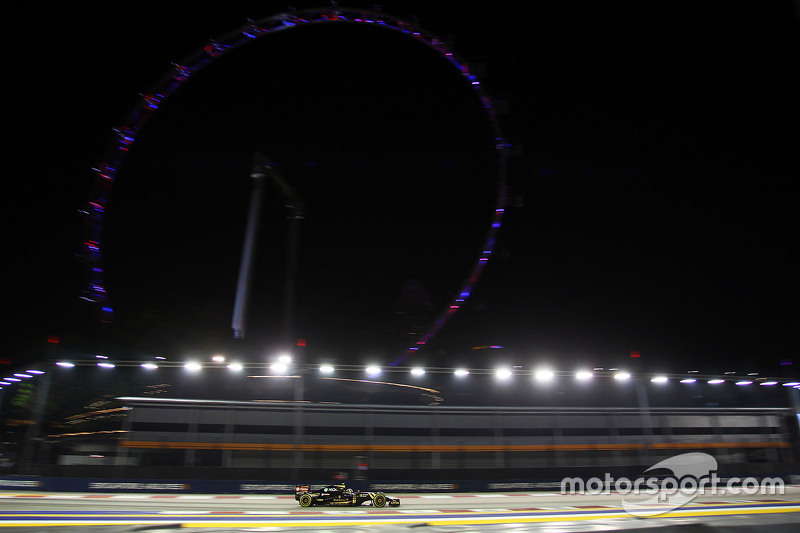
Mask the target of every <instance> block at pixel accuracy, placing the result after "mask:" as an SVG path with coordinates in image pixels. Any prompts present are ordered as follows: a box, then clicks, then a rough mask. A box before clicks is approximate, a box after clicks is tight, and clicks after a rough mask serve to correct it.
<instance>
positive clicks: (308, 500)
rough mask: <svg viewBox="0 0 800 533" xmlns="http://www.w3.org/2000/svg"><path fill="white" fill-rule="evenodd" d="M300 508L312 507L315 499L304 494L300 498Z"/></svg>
mask: <svg viewBox="0 0 800 533" xmlns="http://www.w3.org/2000/svg"><path fill="white" fill-rule="evenodd" d="M299 502H300V507H311V506H312V505H313V504H314V498H312V497H311V495H310V494H303V495H302V496H300V500H299Z"/></svg>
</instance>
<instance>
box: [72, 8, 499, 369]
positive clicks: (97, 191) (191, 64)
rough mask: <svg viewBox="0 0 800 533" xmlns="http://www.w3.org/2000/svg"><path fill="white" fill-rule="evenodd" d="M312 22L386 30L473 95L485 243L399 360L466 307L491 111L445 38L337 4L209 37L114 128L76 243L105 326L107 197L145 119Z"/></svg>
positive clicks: (489, 246) (490, 243)
mask: <svg viewBox="0 0 800 533" xmlns="http://www.w3.org/2000/svg"><path fill="white" fill-rule="evenodd" d="M317 25H328V26H330V25H361V26H369V27H373V28H378V29H380V30H381V31H385V32H393V33H395V34H398V35H400V36H401V37H403V38H405V39H411V40H413V41H415V42H418V43H421V44H423V45H424V46H426V47H427V48H429V49H430V50H432V51H434V52H435V53H436V54H438V55H439V56H441V57H442V58H443V59H444V60H445V62H446V64H449V65H450V67H452V68H453V69H455V71H456V72H457V73H458V74H459V75H460V77H461V79H462V80H463V83H464V84H466V85H467V86H468V87H469V88H470V89H471V90H472V91H473V92H474V95H475V97H476V98H477V100H478V102H479V104H480V106H481V107H482V109H483V112H484V115H485V117H486V120H487V121H488V123H489V126H490V130H491V139H487V142H490V143H491V144H492V151H493V152H492V153H493V158H494V160H493V164H492V172H493V173H494V177H493V178H494V180H495V181H496V188H495V201H494V205H493V210H492V212H491V213H489V215H490V216H489V220H490V222H489V225H488V227H487V228H485V232H484V235H485V237H484V240H483V242H482V245H481V246H480V248H479V249H478V253H477V256H476V257H474V260H473V263H472V265H470V267H469V270H468V275H467V276H466V278H465V279H464V280H463V281H462V283H461V284H460V287H459V289H458V290H457V291H456V292H455V293H454V294H452V296H451V297H450V298H449V301H448V302H447V303H446V305H445V306H444V309H441V310H440V311H439V312H438V314H436V315H435V316H434V318H433V319H432V320H431V323H430V324H428V325H427V327H426V329H424V330H423V331H422V332H421V334H419V335H418V336H417V337H416V338H415V340H414V342H413V344H412V345H411V346H408V347H407V349H406V351H405V355H403V356H402V357H401V358H400V359H398V360H397V361H396V362H395V364H397V363H399V362H400V361H402V360H403V359H404V358H405V357H407V356H409V355H412V354H414V353H415V352H417V351H419V350H421V349H423V348H424V347H425V346H426V345H427V344H428V343H429V342H430V341H431V340H432V339H433V338H434V337H435V336H436V335H437V333H438V332H439V331H440V330H441V329H442V328H443V327H444V325H445V324H446V323H447V322H448V321H449V319H450V318H451V317H452V316H453V315H454V314H456V313H457V312H458V310H459V309H461V307H462V306H464V305H465V303H466V301H467V300H468V299H469V297H470V295H471V294H472V291H473V288H474V286H475V284H476V283H477V282H478V280H479V278H480V277H481V274H482V273H483V271H484V269H485V267H486V265H487V263H488V262H489V260H490V258H491V256H492V254H493V252H494V251H495V243H496V239H497V235H498V232H499V230H500V227H501V222H502V219H503V215H504V211H505V208H506V204H507V165H508V158H509V154H510V144H509V143H508V142H507V141H506V139H505V138H504V137H503V134H502V131H501V127H500V123H499V118H498V116H497V112H496V106H495V105H494V103H493V101H492V99H491V98H490V97H489V95H488V94H487V92H486V91H485V90H484V87H483V86H482V84H481V81H480V80H479V79H478V77H477V76H476V75H475V74H474V70H473V69H472V68H471V67H470V66H469V65H468V64H467V63H466V62H465V61H464V60H463V59H461V58H460V57H459V56H458V55H457V54H456V53H455V52H454V51H453V50H451V49H450V48H449V47H448V46H447V45H445V43H444V41H443V40H441V39H439V38H437V37H435V36H433V35H432V34H430V33H428V32H426V31H424V30H422V29H420V28H418V27H417V26H416V25H415V24H412V23H410V22H408V21H405V20H401V19H399V18H394V17H391V16H388V15H386V14H383V13H378V12H374V11H364V10H357V9H348V8H341V7H338V6H337V7H330V8H324V9H308V10H300V11H292V12H287V13H280V14H277V15H273V16H270V17H267V18H265V19H262V20H258V21H248V23H247V24H245V25H244V26H243V27H241V28H238V29H236V30H234V31H231V32H229V33H227V34H225V35H223V36H221V37H219V38H216V39H213V40H210V41H209V42H208V43H207V44H206V45H205V46H203V47H201V48H200V49H198V50H197V51H196V52H195V53H193V54H191V55H190V56H188V57H186V58H185V59H183V60H182V61H180V62H177V63H173V64H172V67H171V69H169V71H168V72H167V73H166V74H165V75H164V76H163V77H162V78H161V79H160V80H159V81H158V82H157V83H156V84H155V85H154V86H153V87H152V88H151V89H150V90H149V91H147V92H146V93H145V94H143V95H142V97H141V100H140V101H139V102H138V104H137V105H136V106H135V107H134V108H133V110H132V111H131V112H130V114H129V115H128V117H127V118H126V120H125V121H124V122H123V123H122V124H121V125H120V126H118V127H116V128H114V138H113V140H112V141H111V143H110V144H109V147H108V148H107V151H106V153H105V154H104V156H103V158H102V162H101V163H99V164H97V165H96V166H95V168H93V169H92V170H93V172H94V186H93V190H92V193H91V194H92V196H91V198H90V200H89V202H88V206H87V208H86V210H85V211H86V238H85V239H84V242H83V245H82V255H83V257H84V259H85V263H86V272H87V281H86V287H85V289H84V292H83V296H82V298H83V299H85V300H88V301H90V302H93V303H94V304H96V305H97V307H98V309H99V311H100V315H101V320H102V321H104V322H111V321H112V320H113V315H114V310H113V308H112V305H111V296H110V295H109V291H108V289H107V287H106V276H105V272H104V268H105V267H104V235H105V232H104V229H105V223H106V213H107V207H108V204H109V197H110V194H111V191H112V189H113V187H114V183H115V180H116V178H117V174H118V173H119V171H120V169H121V168H122V167H123V166H124V164H125V160H126V158H127V157H128V154H129V152H130V150H131V149H132V147H133V146H134V145H135V143H136V142H137V139H138V138H139V136H140V133H141V132H142V131H143V130H144V129H145V127H146V125H147V124H148V123H149V122H150V120H151V119H152V118H153V117H154V116H155V115H156V114H157V113H158V111H159V109H160V108H161V107H162V105H163V104H164V103H165V102H166V101H167V100H168V99H170V98H171V97H173V95H175V94H176V93H177V92H179V91H180V89H181V88H182V87H183V86H184V85H185V84H186V82H187V81H188V80H190V79H192V78H193V77H195V76H196V75H197V73H199V72H200V71H202V70H204V69H205V67H207V66H208V65H211V64H212V63H216V62H220V61H225V57H226V56H227V55H229V54H230V53H231V52H233V51H234V50H237V49H239V48H240V47H243V46H245V45H247V44H248V43H251V42H253V41H256V40H261V39H266V38H268V36H270V35H273V34H275V33H278V32H287V31H293V30H294V29H296V28H302V27H311V26H317Z"/></svg>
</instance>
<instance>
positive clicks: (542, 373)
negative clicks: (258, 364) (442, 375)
mask: <svg viewBox="0 0 800 533" xmlns="http://www.w3.org/2000/svg"><path fill="white" fill-rule="evenodd" d="M214 362H215V363H224V362H225V360H224V358H217V359H214ZM56 365H58V366H61V367H67V368H69V367H74V366H75V364H74V363H69V362H66V361H59V362H57V363H56ZM97 366H99V367H102V368H114V367H115V365H114V364H113V363H110V362H107V361H101V362H98V363H97ZM140 366H141V367H142V368H145V369H148V370H154V369H157V368H158V364H156V363H142V364H141V365H140ZM225 366H226V368H228V369H229V370H231V371H234V372H238V371H241V370H243V369H244V366H243V365H242V364H241V363H236V362H232V363H228V364H226V365H225ZM183 367H184V368H185V369H186V370H188V371H190V372H199V371H200V370H202V369H203V365H202V364H201V363H198V362H196V361H191V362H188V363H185V364H184V365H183ZM269 369H270V371H271V372H272V373H274V374H277V375H286V374H288V373H290V372H291V357H289V356H280V357H278V359H277V360H276V361H275V362H273V363H272V364H270V366H269ZM335 371H336V369H335V367H334V366H333V365H330V364H322V365H320V366H319V372H320V374H325V375H329V374H333V373H334V372H335ZM364 372H365V373H366V375H367V376H370V377H377V376H379V375H380V374H381V373H382V372H383V369H382V368H381V367H379V366H375V365H370V366H367V367H365V368H364ZM409 373H410V374H411V375H412V376H423V375H425V373H426V371H425V369H424V368H422V367H413V368H411V369H410V371H409ZM452 373H453V375H455V376H456V377H466V376H469V375H470V371H469V370H467V369H466V368H456V369H454V370H453V371H452ZM494 375H495V377H497V378H498V379H501V380H504V379H509V378H511V377H512V376H513V375H514V371H513V370H512V369H510V368H499V369H496V370H495V372H494ZM533 376H534V378H535V379H536V380H537V381H542V382H546V381H550V380H552V379H554V378H555V377H556V372H554V371H552V370H545V369H542V370H537V371H536V372H534V374H533ZM574 377H575V379H577V380H579V381H588V380H590V379H592V378H593V377H595V373H594V372H592V371H589V370H580V371H578V372H576V373H575V374H574ZM612 377H613V378H614V379H615V380H617V381H627V380H629V379H631V378H632V377H633V376H632V375H631V374H630V373H629V372H624V371H617V372H614V373H613V374H612ZM671 380H672V381H675V380H677V381H679V382H680V383H687V384H688V383H697V382H699V381H705V382H706V383H708V384H711V385H718V384H722V383H726V382H728V381H730V382H732V383H734V384H735V385H738V386H746V385H753V384H758V385H760V386H772V385H783V386H784V387H794V388H799V389H800V381H788V382H785V383H780V382H779V381H775V380H766V379H722V378H709V379H698V378H694V377H687V378H680V379H679V378H675V377H672V378H670V377H668V376H655V377H653V378H651V379H650V381H651V382H652V383H656V384H663V383H667V382H669V381H671ZM16 381H19V380H16ZM0 384H2V383H1V382H0Z"/></svg>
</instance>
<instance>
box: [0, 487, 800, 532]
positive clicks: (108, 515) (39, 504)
mask: <svg viewBox="0 0 800 533" xmlns="http://www.w3.org/2000/svg"><path fill="white" fill-rule="evenodd" d="M783 492H784V493H783V494H757V495H752V496H748V495H737V496H720V495H719V494H717V495H710V494H706V495H698V496H697V497H696V498H695V499H694V500H692V501H691V502H688V503H686V504H685V505H683V506H681V507H679V508H677V509H674V510H669V511H667V512H664V513H663V514H659V515H657V516H653V517H647V518H642V517H636V516H632V515H630V514H629V513H627V512H626V511H625V509H624V508H623V507H622V505H621V502H622V497H621V495H619V494H614V493H611V494H599V495H583V496H578V495H562V494H558V493H552V492H548V493H545V492H525V493H483V494H477V493H472V494H459V493H451V494H394V493H392V494H390V495H392V496H398V497H400V498H401V500H402V505H401V507H400V508H391V509H390V508H382V509H376V508H372V507H369V506H366V505H365V506H363V507H359V508H349V507H343V508H335V507H311V508H307V509H303V508H301V507H299V506H298V505H297V503H296V502H295V500H294V497H293V496H292V495H252V496H249V495H199V494H198V495H175V494H153V495H144V494H97V493H92V494H82V493H39V492H11V491H3V492H0V528H2V531H3V532H13V531H20V532H21V531H24V532H26V533H31V532H33V531H37V532H38V531H46V532H48V533H55V532H62V531H63V532H70V533H74V532H76V531H91V532H92V533H121V532H133V531H148V532H169V531H172V532H174V531H177V530H194V531H204V532H221V531H226V532H231V531H270V532H281V531H286V532H295V533H297V532H308V531H313V532H318V533H326V532H330V533H342V532H366V531H381V532H383V533H394V532H399V531H405V532H409V533H410V532H414V533H416V532H425V533H428V532H431V533H440V532H442V533H444V532H454V533H456V532H457V533H473V532H475V533H477V532H500V531H503V532H513V533H523V532H528V531H532V532H547V533H555V532H561V531H563V532H570V531H575V532H579V531H580V532H583V531H595V532H598V531H620V530H624V531H628V532H630V531H633V530H650V529H651V528H653V527H658V528H661V529H662V530H664V529H666V530H667V531H673V530H675V531H680V532H682V533H683V532H686V533H689V532H692V533H693V532H695V531H698V532H700V531H702V532H712V531H713V532H718V531H719V532H722V531H724V532H726V533H727V532H736V533H739V532H740V531H741V532H750V531H765V530H769V531H770V533H784V531H785V532H787V533H788V532H790V531H791V532H794V531H799V530H800V487H797V486H789V487H786V488H785V490H784V491H783Z"/></svg>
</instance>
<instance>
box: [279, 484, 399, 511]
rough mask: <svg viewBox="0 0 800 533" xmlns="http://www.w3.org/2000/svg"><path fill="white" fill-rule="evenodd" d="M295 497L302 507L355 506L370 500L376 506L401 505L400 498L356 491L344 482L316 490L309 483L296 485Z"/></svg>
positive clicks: (380, 493) (379, 493)
mask: <svg viewBox="0 0 800 533" xmlns="http://www.w3.org/2000/svg"><path fill="white" fill-rule="evenodd" d="M294 499H295V500H297V501H298V502H299V503H300V507H311V506H312V505H349V506H355V505H361V504H362V503H364V502H370V503H371V504H372V505H374V506H375V507H383V506H384V505H386V504H387V503H388V504H389V507H399V506H400V500H399V499H398V498H390V497H388V496H387V495H385V494H384V493H382V492H361V491H360V490H356V491H354V490H353V489H348V488H347V487H345V485H344V483H340V484H338V485H327V486H325V487H323V488H321V489H319V490H314V491H312V490H310V487H309V486H308V485H296V486H295V487H294Z"/></svg>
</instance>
